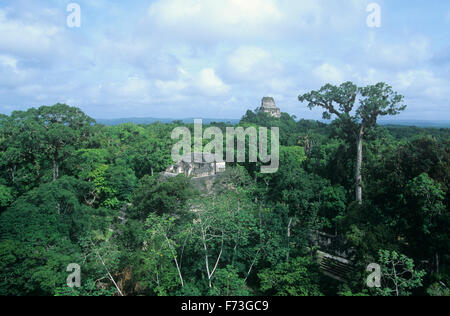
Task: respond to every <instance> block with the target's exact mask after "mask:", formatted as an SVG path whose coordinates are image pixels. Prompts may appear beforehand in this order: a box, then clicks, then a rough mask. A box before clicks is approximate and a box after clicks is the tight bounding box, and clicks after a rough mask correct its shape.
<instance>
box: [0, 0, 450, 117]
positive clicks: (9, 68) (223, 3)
mask: <svg viewBox="0 0 450 316" xmlns="http://www.w3.org/2000/svg"><path fill="white" fill-rule="evenodd" d="M72 2H73V3H76V4H78V5H79V8H80V27H70V25H69V24H68V23H67V18H68V16H69V15H70V14H71V12H68V11H67V6H68V5H69V4H70V3H72ZM373 2H375V3H376V4H377V5H378V6H379V7H380V8H381V12H380V17H381V25H380V27H369V25H368V23H367V19H368V17H369V15H371V14H372V13H373V12H368V11H367V8H368V5H369V4H370V3H373ZM345 81H353V82H355V83H356V84H358V85H360V86H365V85H370V84H376V83H377V82H380V81H383V82H386V83H388V84H389V85H391V86H392V87H393V88H394V90H396V91H398V92H399V93H401V94H403V95H404V96H405V100H406V103H407V105H408V109H407V110H406V111H405V112H404V113H402V115H400V116H398V117H396V119H398V120H433V121H436V120H439V121H442V120H450V89H449V87H450V1H442V0H428V1H426V0H422V1H420V0H384V1H381V0H379V1H365V0H314V1H313V0H153V1H140V0H130V1H120V0H109V1H106V0H89V1H81V0H78V1H62V0H46V1H42V0H32V1H31V0H14V1H10V0H1V1H0V113H3V114H10V113H11V112H12V111H15V110H25V109H28V108H30V107H39V106H41V105H52V104H55V103H58V102H60V103H66V104H69V105H71V106H76V107H79V108H81V109H82V110H83V111H84V112H85V113H87V114H88V115H90V116H91V117H94V118H102V119H110V118H131V117H156V118H174V119H181V118H218V119H219V118H222V119H237V118H240V117H242V116H243V115H244V114H245V112H246V111H247V110H248V109H252V110H253V109H256V108H257V107H258V106H260V104H261V99H262V97H264V96H273V97H274V98H275V100H276V102H277V105H278V106H279V107H280V108H281V110H282V111H283V112H287V113H290V114H292V115H296V116H297V117H298V118H307V119H320V118H321V111H319V110H314V111H311V110H309V109H308V108H307V106H306V104H302V103H300V102H299V101H298V95H300V94H303V93H307V92H309V91H311V90H317V89H320V87H322V86H323V85H325V84H327V83H331V84H341V83H343V82H345Z"/></svg>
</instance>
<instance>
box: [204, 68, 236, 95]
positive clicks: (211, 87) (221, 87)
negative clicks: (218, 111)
mask: <svg viewBox="0 0 450 316" xmlns="http://www.w3.org/2000/svg"><path fill="white" fill-rule="evenodd" d="M196 85H197V86H198V88H199V89H200V90H201V91H202V92H203V93H204V94H205V95H210V96H215V95H223V94H226V93H228V92H229V91H230V87H229V86H228V85H226V84H225V83H224V82H223V81H222V79H220V78H219V77H218V76H217V74H216V71H215V70H214V69H213V68H205V69H202V70H201V71H200V73H199V74H198V77H197V81H196Z"/></svg>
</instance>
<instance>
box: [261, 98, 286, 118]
mask: <svg viewBox="0 0 450 316" xmlns="http://www.w3.org/2000/svg"><path fill="white" fill-rule="evenodd" d="M258 111H259V112H264V113H267V114H269V115H270V116H272V117H276V118H280V117H281V110H280V108H279V107H277V105H276V104H275V100H274V98H271V97H265V98H263V99H262V103H261V107H260V108H259V109H258Z"/></svg>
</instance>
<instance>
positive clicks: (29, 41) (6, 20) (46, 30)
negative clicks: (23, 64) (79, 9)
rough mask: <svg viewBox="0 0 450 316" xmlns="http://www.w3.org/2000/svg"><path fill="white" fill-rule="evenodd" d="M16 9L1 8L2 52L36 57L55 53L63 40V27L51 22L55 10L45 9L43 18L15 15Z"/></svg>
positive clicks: (0, 42) (0, 37) (0, 49)
mask: <svg viewBox="0 0 450 316" xmlns="http://www.w3.org/2000/svg"><path fill="white" fill-rule="evenodd" d="M13 13H15V11H12V10H10V9H9V10H7V9H1V8H0V53H2V52H3V53H4V52H8V53H14V54H17V55H19V56H27V57H31V56H33V57H36V56H37V55H40V56H43V55H45V54H47V53H50V52H53V53H55V52H56V51H57V50H58V49H59V48H58V46H57V45H55V42H61V39H62V27H58V26H55V25H53V24H52V23H51V21H52V20H53V19H54V12H53V11H51V10H43V11H42V12H41V14H40V16H41V18H40V19H39V18H37V17H36V15H39V14H36V15H25V16H23V17H21V18H20V19H18V18H17V17H13Z"/></svg>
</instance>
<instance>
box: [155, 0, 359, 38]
mask: <svg viewBox="0 0 450 316" xmlns="http://www.w3.org/2000/svg"><path fill="white" fill-rule="evenodd" d="M363 2H364V1H363ZM363 2H361V1H357V0H346V1H337V2H330V1H326V0H316V1H310V0H298V1H292V0H278V1H276V0H246V1H242V0H215V1H201V0H156V1H155V2H154V3H152V4H151V6H150V8H149V10H148V18H149V22H150V26H149V28H152V29H157V30H158V31H160V32H164V33H170V34H172V35H173V36H175V37H176V38H177V39H182V40H189V41H201V42H211V41H213V42H217V41H223V40H226V41H236V40H239V39H241V40H242V39H248V40H252V41H253V40H259V39H264V40H268V39H270V40H275V41H278V40H280V39H282V38H287V37H290V38H292V37H293V36H299V35H300V34H305V33H308V32H311V31H316V32H317V31H323V30H325V29H326V32H330V31H331V32H333V31H340V30H342V29H353V30H354V28H355V27H356V26H358V24H359V26H360V27H361V28H362V27H363V25H364V24H363V23H360V21H359V20H360V19H361V17H363V16H364V14H365V7H364V3H363Z"/></svg>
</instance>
